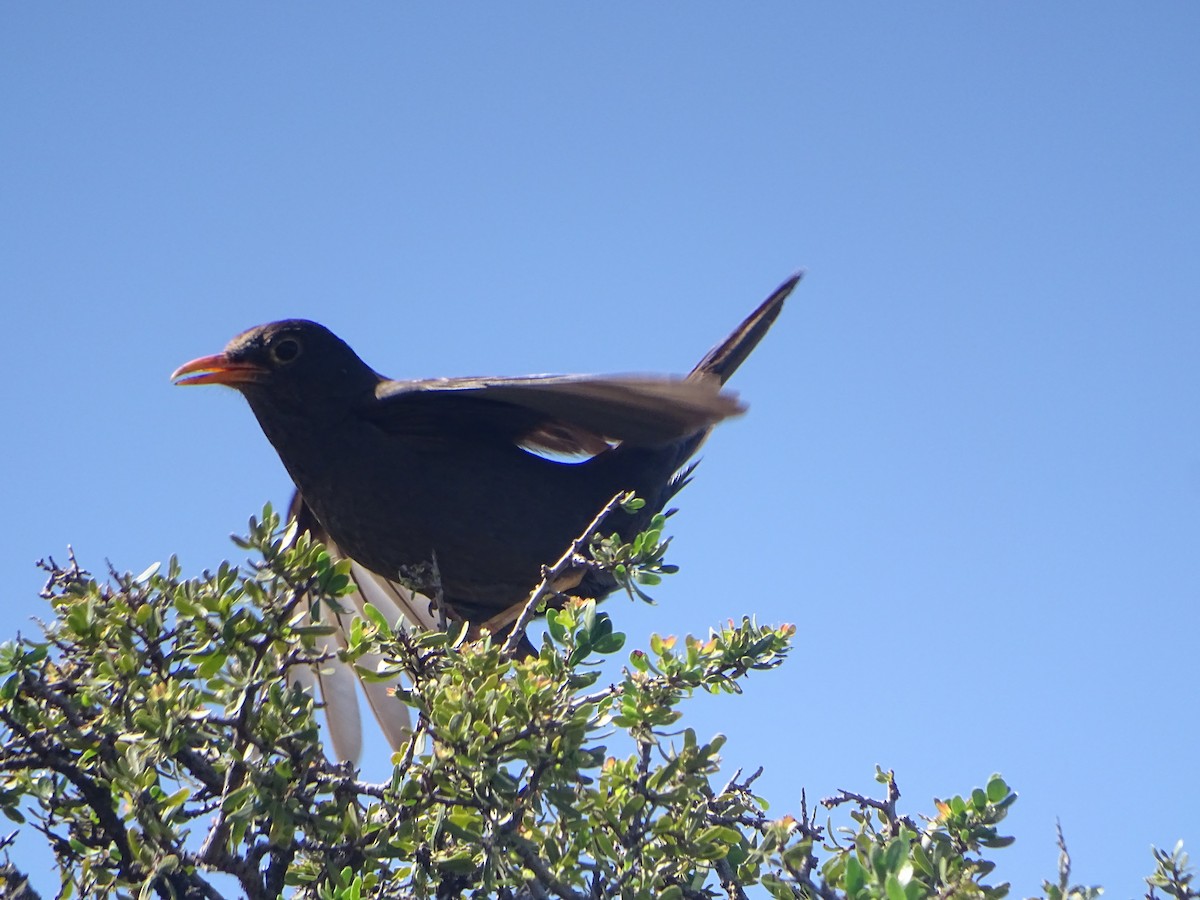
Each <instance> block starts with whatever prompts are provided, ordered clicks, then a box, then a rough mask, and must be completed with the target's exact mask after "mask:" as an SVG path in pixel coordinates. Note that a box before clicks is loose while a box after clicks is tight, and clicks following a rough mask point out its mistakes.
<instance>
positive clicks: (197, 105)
mask: <svg viewBox="0 0 1200 900" xmlns="http://www.w3.org/2000/svg"><path fill="white" fill-rule="evenodd" d="M1198 40H1200V4H1196V3H1172V2H1163V3H1156V4H1132V3H1109V2H1088V3H1082V2H1067V3H1056V4H1045V3H1034V2H1007V3H1003V4H1001V3H911V4H899V3H897V4H880V3H875V4H871V3H858V4H848V3H846V4H843V3H837V4H834V3H826V4H805V3H798V2H787V3H784V2H771V0H765V2H761V3H754V4H734V3H728V4H715V3H708V2H692V3H686V4H685V3H658V4H650V3H647V4H552V3H545V2H541V3H505V4H479V3H460V4H455V5H453V6H445V5H437V4H416V3H412V4H401V3H371V4H328V3H314V2H298V3H287V4H284V3H269V2H264V3H256V4H249V5H247V4H233V3H221V2H213V3H203V4H200V3H192V4H182V3H173V4H166V3H150V2H128V3H123V4H82V3H75V4H70V3H54V4H49V3H42V4H33V3H29V4H17V3H10V4H5V6H4V8H3V10H2V11H0V85H2V88H0V111H2V113H3V125H0V160H2V162H3V165H2V168H0V184H2V185H3V191H2V194H3V201H2V203H0V272H2V280H3V302H4V311H5V312H4V314H5V317H6V322H7V334H8V337H7V340H6V342H5V343H6V350H5V353H4V372H5V377H4V379H3V383H2V386H0V392H2V393H0V398H2V400H0V402H2V406H0V411H2V414H3V418H4V421H6V422H8V427H7V437H6V439H5V441H4V447H5V460H6V469H7V471H8V476H7V477H6V479H5V488H4V490H3V497H4V511H5V520H6V522H7V524H6V525H5V526H4V533H3V538H4V539H3V541H0V554H2V556H0V563H2V567H3V572H4V579H5V582H4V583H5V590H4V592H3V599H2V600H0V604H3V605H2V607H0V608H2V609H3V611H4V613H5V621H6V623H7V625H6V630H7V632H8V634H10V635H11V634H13V633H15V632H16V631H17V629H22V630H25V631H27V632H28V631H30V630H32V629H31V626H30V625H29V624H28V623H29V619H30V618H31V617H33V616H43V617H44V616H45V614H46V607H45V605H44V604H43V602H42V601H41V600H39V599H38V597H37V589H38V587H39V586H40V584H41V578H40V574H39V573H38V572H37V571H36V570H35V569H34V567H33V562H34V560H36V559H38V558H39V557H42V556H45V555H47V554H55V555H59V556H61V555H62V554H63V552H64V548H65V546H66V545H67V544H68V543H70V544H72V545H74V547H75V549H76V551H77V553H78V555H79V557H80V559H81V560H82V561H83V562H84V563H85V564H86V565H88V566H90V567H91V568H92V569H93V570H98V571H100V570H103V568H104V565H105V560H106V559H108V560H111V561H112V563H113V564H114V565H115V566H116V567H117V568H120V569H128V570H132V571H141V569H143V568H144V567H145V566H146V565H148V564H149V563H151V562H153V561H155V560H158V559H162V558H164V557H166V556H168V555H169V554H171V553H172V552H177V553H179V554H180V555H181V557H182V559H183V562H184V566H185V569H186V570H187V571H190V572H195V573H198V572H199V571H200V570H202V569H203V568H205V567H215V565H216V564H217V563H218V562H220V561H221V560H222V559H224V558H233V559H237V558H240V557H239V551H238V550H237V548H235V547H234V546H233V545H232V544H230V543H229V541H228V538H227V535H228V534H229V533H230V532H233V531H238V532H240V531H241V530H242V529H243V528H244V523H245V520H246V518H247V517H248V516H249V515H251V514H253V513H256V512H257V511H258V510H259V509H260V507H261V505H262V503H263V502H264V501H266V500H268V499H270V500H273V501H275V502H276V503H282V502H284V501H285V500H286V498H287V496H288V481H287V476H286V474H285V473H284V471H283V468H282V466H281V465H280V464H279V462H278V460H277V458H276V457H275V455H274V453H273V451H272V450H271V448H270V446H269V445H268V444H267V442H266V440H265V439H264V438H263V436H262V435H261V433H260V432H259V430H258V427H257V425H256V424H255V422H254V420H253V418H252V416H251V415H250V412H249V410H248V409H247V408H246V406H245V404H244V403H243V402H242V401H241V399H240V398H239V397H238V396H237V395H236V394H234V393H233V392H231V391H225V390H220V389H215V388H207V389H203V390H190V389H189V390H180V389H178V388H173V387H172V386H171V384H170V383H169V380H168V374H169V373H170V372H171V370H172V369H174V368H175V366H177V365H178V364H180V363H182V362H183V361H185V360H188V359H191V358H192V357H195V356H199V355H202V354H207V353H212V352H215V351H217V350H219V349H220V348H221V347H222V346H223V345H224V343H225V341H226V340H227V339H228V338H229V337H231V336H232V335H233V334H234V333H235V332H238V331H240V330H242V329H244V328H246V327H248V326H250V325H254V324H257V323H260V322H264V321H268V320H271V319H276V318H282V317H285V316H304V317H309V318H314V319H318V320H320V321H322V322H324V323H325V324H327V325H329V326H330V327H332V328H333V329H334V330H335V331H337V332H338V333H339V334H341V335H342V336H343V337H344V338H346V339H347V340H348V341H349V342H350V343H351V345H352V346H354V347H355V348H356V349H357V350H358V351H359V353H360V354H361V355H362V356H363V358H364V359H366V360H367V362H368V363H370V364H371V365H373V366H374V367H375V368H377V369H379V370H381V371H383V372H385V373H387V374H389V375H393V376H396V377H418V376H433V375H465V374H522V373H528V372H570V371H673V372H682V371H686V369H687V368H688V367H690V366H691V365H692V364H693V363H694V362H695V361H696V360H697V359H699V357H700V356H701V354H702V353H703V352H704V351H705V350H706V349H707V348H708V347H709V346H711V345H712V344H713V343H714V342H715V341H717V340H718V339H719V338H721V337H723V336H724V334H725V333H726V332H727V331H728V330H729V329H730V328H731V327H732V326H733V325H734V324H735V323H736V322H737V321H738V320H739V319H740V318H741V317H742V315H744V314H745V313H746V312H748V311H749V310H750V309H751V308H752V306H753V305H754V304H756V303H757V302H758V301H759V300H761V299H762V298H763V297H765V296H766V294H767V293H768V292H769V291H770V290H771V289H772V288H774V287H775V285H776V284H778V283H779V282H780V281H781V280H782V279H783V278H784V277H786V276H787V275H788V274H790V273H791V272H792V271H794V270H796V269H798V268H805V269H807V271H808V277H807V278H806V280H805V281H804V283H803V284H802V285H801V287H800V289H799V290H798V291H797V293H796V294H795V295H794V297H793V299H792V301H791V302H790V304H789V306H788V309H787V310H786V312H785V313H784V315H783V317H782V318H781V320H780V321H779V323H778V324H777V326H776V328H775V330H774V331H773V332H772V334H771V335H770V336H769V337H768V339H767V340H766V341H765V342H764V344H763V345H762V346H761V347H760V349H759V350H758V352H757V353H756V354H755V355H754V357H753V358H752V359H751V360H750V361H749V363H748V364H747V365H746V366H745V367H744V368H743V369H742V370H741V371H740V372H739V373H738V375H737V377H736V379H735V380H734V382H733V385H732V386H733V387H735V388H736V389H737V390H738V391H739V392H740V393H741V396H742V397H743V398H744V399H745V400H746V401H747V402H748V403H749V404H750V406H751V410H750V413H749V414H748V415H747V416H746V417H745V418H743V419H740V420H737V421H734V422H731V423H729V424H727V425H725V426H723V427H722V428H721V429H720V432H719V433H718V434H717V435H715V436H714V438H713V439H712V440H711V441H710V442H709V443H708V445H707V446H706V448H705V461H704V463H703V465H702V466H701V468H700V471H699V474H698V477H697V478H696V480H695V483H694V484H693V485H692V486H691V487H689V488H688V490H687V491H686V492H685V493H684V495H683V496H682V497H681V504H680V505H681V507H682V511H681V513H680V514H679V516H678V517H677V518H676V519H675V520H674V533H675V535H676V543H675V553H674V560H675V562H677V563H679V564H680V565H681V566H682V572H681V573H680V574H679V575H678V576H676V577H675V578H674V579H672V580H671V581H670V582H669V583H668V584H667V585H666V586H664V587H663V588H661V589H660V590H659V591H658V594H657V596H658V600H659V604H658V605H657V606H655V607H640V606H638V607H633V606H631V605H630V604H629V603H628V602H626V601H624V600H614V601H613V602H612V603H611V609H612V612H613V614H614V615H615V617H616V621H617V623H618V627H619V628H621V629H623V630H625V631H627V632H629V634H630V638H631V646H639V645H644V643H645V636H646V635H647V634H649V633H650V632H651V631H658V632H662V633H686V632H694V633H703V632H704V631H705V630H706V629H707V628H708V626H709V625H710V624H714V623H717V622H720V621H721V620H723V619H725V618H728V617H730V616H733V617H738V616H741V615H742V614H746V613H752V614H755V615H757V616H758V617H759V619H760V620H763V621H792V622H795V623H797V624H798V626H799V637H798V640H797V646H796V651H795V654H794V657H793V659H792V660H791V661H790V663H789V664H788V665H786V666H785V667H784V668H783V669H781V670H778V671H775V672H771V673H765V674H762V675H758V676H755V677H753V678H752V679H751V680H750V682H749V683H748V684H747V688H748V692H747V695H746V696H745V697H744V698H730V697H720V698H711V699H710V698H705V699H704V700H703V701H702V702H700V703H697V704H696V705H695V709H694V711H693V712H692V713H691V714H690V715H689V717H688V719H687V724H690V725H692V726H694V727H695V728H696V729H697V730H698V731H699V732H700V734H701V735H710V734H712V733H715V732H717V731H721V732H725V733H727V734H728V735H729V736H730V742H729V744H728V745H727V747H726V752H725V758H726V760H727V762H728V765H729V768H730V771H732V769H733V768H734V767H735V766H741V765H746V766H754V765H758V764H762V765H764V766H765V767H766V769H767V774H766V775H765V776H764V778H763V780H762V781H761V782H760V784H761V786H762V788H763V790H764V792H765V793H766V794H767V796H768V797H770V798H771V799H772V800H773V807H772V811H773V812H776V813H778V814H781V815H782V814H783V813H784V812H787V811H792V810H795V809H796V808H797V807H798V799H799V794H800V790H801V789H802V788H805V789H807V792H808V796H809V798H810V801H811V800H812V799H813V798H819V797H822V796H826V795H828V794H830V793H832V792H833V791H834V790H835V789H837V788H847V789H851V790H859V791H867V790H870V789H871V788H872V787H873V783H872V780H871V776H872V772H873V766H874V765H875V764H876V763H879V764H881V765H883V766H884V767H892V768H894V769H895V770H896V772H897V775H898V778H899V783H900V786H901V789H902V790H903V792H904V801H903V802H904V803H905V804H906V808H907V809H908V810H910V811H914V812H915V811H923V812H932V811H933V806H932V802H931V798H932V797H933V796H935V795H936V796H946V795H948V794H951V793H954V792H965V791H968V790H970V789H971V788H972V787H973V786H975V785H982V784H983V783H984V782H985V780H986V778H987V777H988V775H989V774H990V773H992V772H993V771H999V772H1001V773H1002V774H1003V775H1004V776H1005V777H1006V778H1007V779H1008V780H1009V782H1010V783H1011V784H1012V785H1013V786H1014V787H1015V788H1016V789H1017V790H1018V792H1019V793H1020V795H1021V798H1020V800H1019V801H1018V803H1017V804H1016V806H1015V807H1014V810H1013V813H1012V815H1011V816H1010V818H1009V821H1008V823H1007V827H1006V830H1007V832H1008V833H1015V834H1016V835H1017V837H1018V841H1017V843H1016V845H1015V846H1014V847H1013V848H1011V849H1009V850H1007V851H1003V852H1002V853H1001V854H1000V856H999V860H1000V868H999V870H998V872H997V873H996V874H997V877H998V878H999V879H1007V880H1011V881H1012V882H1013V884H1014V892H1015V894H1016V895H1018V896H1024V895H1029V894H1031V893H1033V892H1035V891H1036V890H1037V889H1038V887H1039V885H1040V882H1041V880H1042V879H1043V878H1048V877H1053V875H1054V871H1055V860H1056V851H1055V847H1054V825H1055V819H1056V817H1058V818H1061V820H1062V825H1063V829H1064V831H1065V833H1066V836H1067V840H1068V843H1069V845H1070V849H1071V851H1072V855H1073V858H1074V863H1075V875H1076V877H1077V879H1078V880H1080V881H1083V882H1086V883H1089V884H1093V883H1101V884H1104V885H1105V886H1106V887H1107V888H1108V895H1109V896H1112V897H1122V898H1123V897H1131V896H1137V895H1140V894H1141V893H1142V892H1143V890H1144V888H1143V885H1142V884H1141V881H1140V879H1141V877H1142V876H1143V875H1145V874H1147V873H1148V872H1149V871H1150V869H1151V865H1150V855H1149V847H1150V845H1151V843H1154V844H1156V845H1158V846H1160V847H1164V846H1165V847H1170V846H1171V845H1173V844H1174V842H1175V841H1176V840H1177V839H1178V838H1184V839H1186V840H1187V841H1189V842H1190V846H1191V849H1192V850H1193V851H1197V850H1200V815H1198V814H1197V810H1198V809H1200V782H1198V781H1197V777H1196V764H1197V761H1198V760H1197V752H1198V751H1197V748H1198V747H1200V726H1198V724H1197V707H1198V705H1200V704H1198V700H1200V667H1198V665H1197V647H1198V640H1200V610H1198V600H1200V577H1198V571H1197V547H1198V538H1200V534H1198V529H1197V499H1198V495H1200V422H1198V418H1197V404H1196V384H1197V376H1198V375H1200V365H1198V362H1197V360H1198V356H1197V350H1198V346H1197V345H1198V338H1200V241H1198V238H1200V53H1198V52H1197V42H1198ZM378 758H382V757H381V754H380V755H379V756H378ZM378 758H376V760H375V762H376V763H378ZM369 762H370V760H369ZM376 774H377V775H378V772H376ZM41 883H42V887H43V889H47V886H48V885H51V884H52V882H51V881H50V880H49V876H48V875H47V874H46V873H42V876H41Z"/></svg>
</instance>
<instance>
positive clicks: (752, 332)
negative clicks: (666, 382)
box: [688, 272, 804, 384]
mask: <svg viewBox="0 0 1200 900" xmlns="http://www.w3.org/2000/svg"><path fill="white" fill-rule="evenodd" d="M803 277H804V273H803V272H797V273H796V274H795V275H793V276H792V277H791V278H789V279H788V280H787V281H785V282H784V283H783V284H781V285H780V286H779V287H777V288H776V289H775V291H774V293H772V294H771V296H770V297H768V298H767V299H766V300H764V301H763V302H762V303H761V304H759V306H758V308H757V309H756V310H754V312H752V313H750V315H749V316H747V317H746V319H745V320H744V321H743V322H742V324H741V325H739V326H738V327H737V328H735V329H734V331H733V333H732V334H731V335H729V337H727V338H725V340H723V341H721V343H719V344H717V346H715V347H713V348H712V349H711V350H709V351H708V353H707V354H705V356H704V359H702V360H700V362H698V363H697V364H696V368H694V369H692V371H691V374H689V375H688V378H691V379H693V380H696V379H702V378H708V377H715V378H717V380H718V381H719V383H720V384H724V383H725V382H727V381H728V380H729V376H731V375H732V374H733V373H734V372H736V371H737V368H738V366H740V365H741V364H742V363H743V362H745V361H746V357H747V356H749V355H750V354H751V353H752V352H753V351H754V348H755V347H757V346H758V342H759V341H761V340H762V339H763V335H765V334H766V333H767V331H769V330H770V328H771V325H773V324H774V322H775V319H776V318H777V317H778V316H779V313H780V312H781V311H782V310H783V301H784V300H786V299H787V297H788V294H790V293H791V292H792V289H793V288H795V287H796V285H797V284H799V283H800V279H801V278H803Z"/></svg>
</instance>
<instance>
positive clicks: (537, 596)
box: [483, 491, 627, 656]
mask: <svg viewBox="0 0 1200 900" xmlns="http://www.w3.org/2000/svg"><path fill="white" fill-rule="evenodd" d="M626 496H627V492H626V491H621V492H620V493H619V494H615V495H614V496H613V498H612V499H611V500H609V501H608V502H607V503H605V504H604V508H603V509H601V510H600V512H598V513H596V517H595V518H594V519H592V521H591V522H590V523H589V524H588V527H587V528H585V529H584V530H583V532H582V533H581V534H580V535H579V537H577V538H575V540H573V541H572V542H571V546H570V547H568V548H567V550H566V552H565V553H564V554H563V555H562V556H561V557H559V560H558V562H556V563H555V564H554V565H552V566H550V568H545V567H543V568H542V580H541V582H540V583H539V584H538V586H537V587H535V588H534V589H533V592H532V593H531V594H530V595H529V599H528V600H526V601H525V606H524V607H523V608H522V609H521V612H520V614H519V615H516V616H513V615H512V613H513V611H514V610H515V609H516V607H515V606H513V607H510V608H509V609H506V610H505V611H504V612H502V613H500V614H499V615H498V616H493V617H492V618H491V619H489V620H488V621H487V622H485V623H484V625H483V627H484V628H487V629H489V630H491V631H492V632H493V633H494V632H495V631H497V630H498V629H500V628H503V627H504V626H505V625H507V624H508V623H509V622H511V621H513V619H514V618H515V620H516V624H515V625H513V628H512V631H510V632H509V633H508V638H507V639H506V640H505V642H504V647H503V652H504V653H505V654H506V655H508V656H512V655H513V653H515V652H516V650H517V647H519V646H520V644H521V638H522V637H524V635H525V629H526V628H528V627H529V623H530V622H531V621H533V617H534V616H535V615H537V611H538V606H539V605H540V604H541V603H542V601H543V600H545V599H546V598H547V597H550V596H553V595H554V594H557V593H558V590H557V589H556V587H555V585H556V584H557V583H558V581H559V579H560V578H562V576H563V575H564V574H566V572H567V570H569V569H570V568H571V567H572V566H574V565H577V564H578V563H579V562H580V561H581V560H583V559H584V557H583V551H584V550H585V549H586V548H587V546H588V544H590V543H591V540H592V535H593V534H595V533H596V530H597V529H598V528H599V527H600V523H601V522H603V521H604V520H605V519H606V518H607V517H608V514H609V513H611V512H612V511H613V510H614V509H616V508H617V507H618V506H620V504H621V501H622V500H623V499H624V498H625V497H626Z"/></svg>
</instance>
